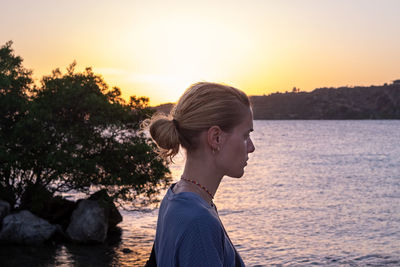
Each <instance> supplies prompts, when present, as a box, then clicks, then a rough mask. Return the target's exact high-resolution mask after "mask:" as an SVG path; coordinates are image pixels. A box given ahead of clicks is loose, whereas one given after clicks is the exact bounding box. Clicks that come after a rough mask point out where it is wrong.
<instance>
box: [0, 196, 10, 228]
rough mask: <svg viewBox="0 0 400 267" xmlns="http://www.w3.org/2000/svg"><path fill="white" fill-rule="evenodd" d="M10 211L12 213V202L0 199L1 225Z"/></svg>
mask: <svg viewBox="0 0 400 267" xmlns="http://www.w3.org/2000/svg"><path fill="white" fill-rule="evenodd" d="M9 213H10V204H8V202H5V201H3V200H0V226H1V221H2V220H3V218H4V217H6V216H7V215H8V214H9Z"/></svg>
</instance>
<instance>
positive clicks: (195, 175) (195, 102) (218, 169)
mask: <svg viewBox="0 0 400 267" xmlns="http://www.w3.org/2000/svg"><path fill="white" fill-rule="evenodd" d="M149 128H150V134H151V136H152V138H153V139H154V141H155V142H156V143H157V145H158V147H159V150H160V151H159V152H160V154H161V155H162V156H163V157H165V158H170V159H172V157H173V156H175V155H176V154H177V153H178V151H179V148H180V147H182V148H183V149H185V150H186V162H185V168H184V170H183V174H182V177H181V179H180V180H179V181H178V182H177V183H175V184H173V185H172V186H171V187H170V188H169V190H168V192H167V193H166V195H165V197H164V199H163V200H162V202H161V205H160V210H159V215H158V222H157V232H156V238H155V243H154V252H155V257H156V262H157V265H158V266H163V267H164V266H192V267H193V266H207V267H213V266H244V263H243V260H242V259H241V258H240V256H239V254H238V252H237V251H236V249H235V247H234V245H233V244H232V242H231V241H230V239H229V237H228V234H227V233H226V231H225V229H224V226H223V225H222V222H221V220H220V219H219V216H218V213H217V209H216V207H215V205H214V203H213V198H214V196H215V193H216V192H217V189H218V186H219V184H220V182H221V180H222V178H223V177H224V176H225V175H226V176H230V177H234V178H240V177H242V176H243V172H244V167H245V166H246V165H247V160H248V154H249V153H252V152H253V151H254V145H253V142H252V140H251V138H250V132H252V131H253V116H252V110H251V107H250V102H249V98H248V97H247V96H246V94H245V93H243V92H242V91H240V90H238V89H236V88H233V87H230V86H226V85H221V84H216V83H206V82H201V83H197V84H194V85H192V86H191V87H189V88H188V89H187V90H186V91H185V93H184V94H183V95H182V96H181V98H180V99H179V101H178V103H177V104H176V106H175V107H174V109H173V110H172V111H171V114H170V118H166V117H160V116H155V117H154V118H152V119H151V121H150V125H149Z"/></svg>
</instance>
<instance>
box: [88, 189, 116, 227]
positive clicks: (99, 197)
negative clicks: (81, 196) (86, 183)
mask: <svg viewBox="0 0 400 267" xmlns="http://www.w3.org/2000/svg"><path fill="white" fill-rule="evenodd" d="M88 199H89V200H96V201H97V202H98V203H99V204H100V206H102V207H104V208H105V214H106V216H107V219H108V228H109V229H110V228H113V227H115V226H116V225H117V224H119V223H120V222H122V216H121V213H120V212H119V211H118V209H117V207H116V206H115V204H114V201H113V199H112V198H111V197H110V196H109V195H108V194H107V190H105V189H102V190H99V191H97V192H96V193H94V194H92V195H91V196H90V197H89V198H88Z"/></svg>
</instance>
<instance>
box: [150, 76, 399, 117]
mask: <svg viewBox="0 0 400 267" xmlns="http://www.w3.org/2000/svg"><path fill="white" fill-rule="evenodd" d="M250 101H251V103H252V105H253V111H254V119H256V120H292V119H298V120H320V119H322V120H343V119H400V80H396V81H394V82H393V83H392V84H385V85H382V86H369V87H360V86H357V87H339V88H318V89H315V90H313V91H312V92H298V91H296V92H290V93H273V94H270V95H264V96H250ZM172 107H173V104H171V103H168V104H162V105H159V106H157V107H154V108H155V109H156V110H157V111H158V112H163V113H166V114H168V113H169V111H170V110H171V108H172Z"/></svg>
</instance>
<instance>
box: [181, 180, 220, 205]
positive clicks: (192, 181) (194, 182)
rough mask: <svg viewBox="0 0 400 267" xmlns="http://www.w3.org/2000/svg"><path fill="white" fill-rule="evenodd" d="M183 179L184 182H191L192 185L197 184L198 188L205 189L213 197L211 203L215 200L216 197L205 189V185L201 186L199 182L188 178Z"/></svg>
mask: <svg viewBox="0 0 400 267" xmlns="http://www.w3.org/2000/svg"><path fill="white" fill-rule="evenodd" d="M181 179H182V180H184V181H187V182H190V183H192V184H195V185H197V186H198V187H200V188H201V189H203V190H204V191H205V192H206V193H207V194H208V195H209V196H210V197H211V202H212V200H213V199H214V196H213V195H212V194H211V193H210V191H209V190H208V189H207V187H205V186H204V185H201V184H200V183H199V182H197V181H195V180H190V179H187V178H185V177H183V176H182V177H181Z"/></svg>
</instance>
